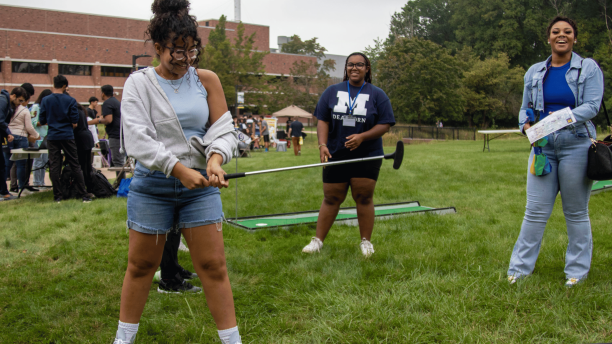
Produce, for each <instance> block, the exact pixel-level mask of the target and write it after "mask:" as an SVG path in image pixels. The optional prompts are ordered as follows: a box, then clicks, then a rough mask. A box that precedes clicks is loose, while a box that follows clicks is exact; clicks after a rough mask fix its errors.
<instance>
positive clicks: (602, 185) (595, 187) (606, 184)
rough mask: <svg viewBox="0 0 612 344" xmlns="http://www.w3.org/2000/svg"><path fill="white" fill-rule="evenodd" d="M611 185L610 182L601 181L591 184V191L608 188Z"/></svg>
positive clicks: (611, 182) (611, 181)
mask: <svg viewBox="0 0 612 344" xmlns="http://www.w3.org/2000/svg"><path fill="white" fill-rule="evenodd" d="M611 185H612V180H601V181H596V182H594V183H593V187H592V188H591V190H599V189H603V188H606V187H610V186H611Z"/></svg>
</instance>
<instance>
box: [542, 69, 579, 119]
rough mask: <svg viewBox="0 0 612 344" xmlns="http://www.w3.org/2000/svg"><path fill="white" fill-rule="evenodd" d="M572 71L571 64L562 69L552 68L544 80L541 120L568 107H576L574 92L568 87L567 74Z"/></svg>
mask: <svg viewBox="0 0 612 344" xmlns="http://www.w3.org/2000/svg"><path fill="white" fill-rule="evenodd" d="M569 69H570V62H568V63H566V64H565V65H563V66H561V67H553V66H550V68H549V69H548V75H547V76H546V80H544V113H542V114H540V120H542V119H544V118H546V116H548V114H549V113H550V112H555V111H559V110H561V109H564V108H566V107H568V106H569V107H570V108H572V109H573V108H574V106H576V97H574V92H572V90H571V89H570V87H569V86H568V85H567V80H566V79H565V74H566V73H567V71H568V70H569Z"/></svg>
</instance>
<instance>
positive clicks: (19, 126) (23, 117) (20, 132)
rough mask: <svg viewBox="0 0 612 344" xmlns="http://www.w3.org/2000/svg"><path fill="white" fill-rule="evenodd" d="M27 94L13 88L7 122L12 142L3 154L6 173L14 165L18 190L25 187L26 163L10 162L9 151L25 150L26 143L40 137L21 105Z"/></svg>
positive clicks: (27, 112)
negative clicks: (10, 110)
mask: <svg viewBox="0 0 612 344" xmlns="http://www.w3.org/2000/svg"><path fill="white" fill-rule="evenodd" d="M27 97H28V92H27V91H26V90H25V89H24V88H23V87H15V88H14V89H13V90H12V91H11V105H12V106H13V109H14V112H13V116H12V117H11V118H10V120H9V125H8V127H9V129H10V131H11V134H12V135H13V136H14V140H13V142H11V143H9V145H8V148H9V150H8V152H6V151H5V152H4V160H6V161H7V164H6V172H7V173H10V170H11V168H12V167H13V164H15V165H16V169H17V170H16V175H17V180H18V185H19V189H23V188H25V187H26V182H27V177H26V165H27V161H26V160H25V159H23V160H17V161H15V162H13V161H11V160H10V157H11V149H19V148H27V147H28V146H29V144H28V141H32V142H34V141H36V140H38V139H39V138H40V135H39V134H38V133H37V132H36V130H34V127H33V126H32V117H31V116H30V111H29V110H28V108H26V107H25V106H23V105H22V104H23V103H24V102H25V101H26V98H27ZM28 189H32V190H31V191H38V190H37V189H34V188H32V187H31V186H29V187H28Z"/></svg>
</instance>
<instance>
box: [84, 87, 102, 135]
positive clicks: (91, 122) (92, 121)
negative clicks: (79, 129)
mask: <svg viewBox="0 0 612 344" xmlns="http://www.w3.org/2000/svg"><path fill="white" fill-rule="evenodd" d="M96 106H98V98H96V97H90V98H89V106H88V107H87V109H86V110H87V117H89V119H88V121H87V125H88V128H89V131H90V132H91V136H92V137H93V140H94V146H95V147H98V146H99V145H98V142H100V138H99V137H98V127H97V126H96V123H97V122H98V120H97V119H96V118H97V117H98V110H96Z"/></svg>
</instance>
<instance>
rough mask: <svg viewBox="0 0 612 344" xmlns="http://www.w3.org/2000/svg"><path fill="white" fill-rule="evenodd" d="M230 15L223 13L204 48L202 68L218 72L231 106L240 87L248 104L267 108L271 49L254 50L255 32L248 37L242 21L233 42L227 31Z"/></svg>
mask: <svg viewBox="0 0 612 344" xmlns="http://www.w3.org/2000/svg"><path fill="white" fill-rule="evenodd" d="M225 23H226V17H225V16H221V18H220V19H219V23H218V24H217V26H216V27H215V30H213V31H212V32H211V33H210V35H209V36H208V44H207V45H206V46H205V47H204V51H203V52H202V58H201V60H200V68H206V69H210V70H212V71H213V72H215V73H217V75H218V76H219V79H220V80H221V85H222V86H223V91H224V92H225V100H226V101H227V103H228V105H230V106H231V105H233V104H235V102H236V89H237V88H239V89H240V90H242V91H245V104H247V106H254V107H258V108H263V106H264V105H265V104H266V103H267V99H266V92H267V91H268V80H269V77H267V76H265V68H264V65H263V58H264V57H265V56H266V54H268V53H267V52H259V51H256V49H254V46H253V45H254V42H255V33H253V34H251V35H250V36H245V34H244V25H243V24H242V23H240V24H238V27H237V29H236V34H237V35H236V38H235V40H234V41H233V42H231V41H230V40H229V39H228V38H227V35H226V33H225Z"/></svg>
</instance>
